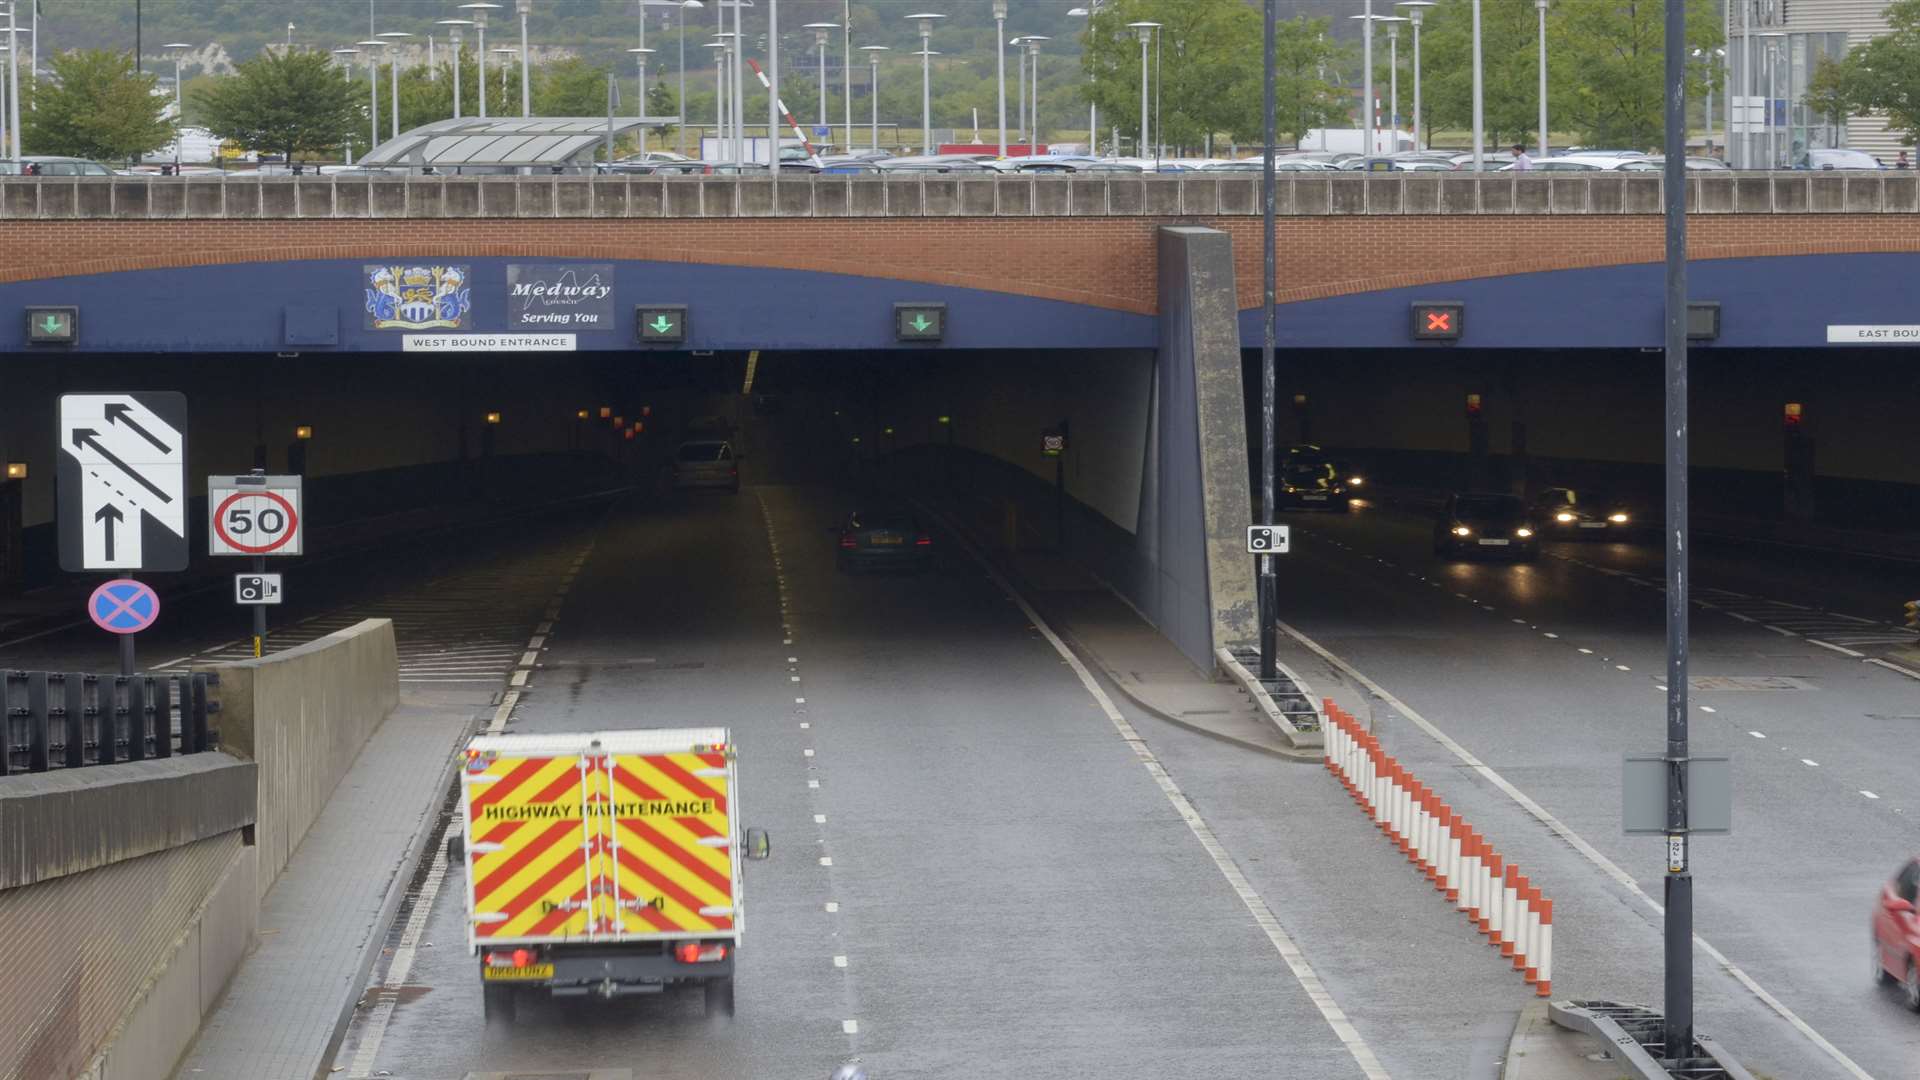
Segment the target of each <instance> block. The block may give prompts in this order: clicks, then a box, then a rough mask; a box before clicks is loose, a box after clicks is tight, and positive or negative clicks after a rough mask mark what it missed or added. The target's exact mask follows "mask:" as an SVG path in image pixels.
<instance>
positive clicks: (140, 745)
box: [0, 671, 220, 776]
mask: <svg viewBox="0 0 1920 1080" xmlns="http://www.w3.org/2000/svg"><path fill="white" fill-rule="evenodd" d="M219 689H220V676H218V675H216V674H211V673H207V674H195V675H187V674H180V675H134V676H115V675H87V674H82V673H79V672H60V671H8V672H3V673H0V718H4V722H5V728H4V730H3V731H0V736H3V737H4V738H5V740H6V742H5V749H6V752H5V753H3V754H0V776H7V775H11V774H15V773H39V772H46V771H47V770H49V769H77V768H81V767H82V766H87V765H112V764H114V763H115V762H121V761H144V760H146V759H148V758H165V757H172V756H173V755H174V754H175V753H181V754H195V753H199V752H201V751H203V750H209V749H212V748H213V747H214V746H215V745H216V744H217V743H218V741H219V732H218V731H216V730H215V729H213V728H212V727H211V726H209V724H208V722H207V720H208V717H209V716H211V715H214V714H217V713H218V712H219V711H220V702H219V699H218V691H219Z"/></svg>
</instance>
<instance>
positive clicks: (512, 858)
mask: <svg viewBox="0 0 1920 1080" xmlns="http://www.w3.org/2000/svg"><path fill="white" fill-rule="evenodd" d="M589 764H590V759H589V758H588V757H587V756H586V755H585V754H580V753H562V752H542V753H533V752H527V753H518V754H516V753H513V752H512V751H495V750H485V751H469V753H468V757H467V761H466V767H465V768H464V769H463V770H462V771H461V788H462V791H463V793H464V795H465V797H466V806H467V828H468V836H469V841H468V844H467V858H468V860H469V867H468V874H467V880H468V882H469V885H470V889H471V893H470V895H469V896H468V898H467V899H468V909H467V910H468V911H469V912H471V914H472V920H473V941H474V944H476V945H480V946H485V945H487V944H489V943H493V942H506V941H515V942H527V941H561V940H567V939H578V938H582V937H585V936H587V934H588V933H589V930H590V926H591V916H592V913H593V906H594V905H593V891H594V890H593V882H592V880H591V876H590V869H591V868H590V866H589V855H590V854H591V853H592V852H593V849H594V845H592V844H590V839H591V837H590V834H589V831H588V795H589V793H590V791H592V789H593V788H592V784H591V780H592V775H591V774H590V773H589V771H588V770H589Z"/></svg>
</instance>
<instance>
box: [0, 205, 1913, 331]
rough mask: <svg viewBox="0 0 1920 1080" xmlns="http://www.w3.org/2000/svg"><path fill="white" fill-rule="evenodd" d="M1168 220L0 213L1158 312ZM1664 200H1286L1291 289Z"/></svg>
mask: <svg viewBox="0 0 1920 1080" xmlns="http://www.w3.org/2000/svg"><path fill="white" fill-rule="evenodd" d="M1172 220H1177V221H1181V222H1183V223H1187V224H1201V225H1207V226H1211V227H1213V228H1218V229H1223V230H1225V231H1226V232H1227V233H1228V234H1230V235H1231V236H1232V237H1233V242H1234V254H1235V259H1236V263H1237V265H1236V276H1237V278H1238V287H1239V299H1240V306H1241V307H1242V308H1251V307H1256V306H1258V305H1259V302H1260V274H1261V265H1260V264H1261V258H1260V231H1261V228H1260V221H1259V219H1258V218H1249V217H1244V216H1231V217H1187V218H1178V219H1172ZM1160 224H1162V221H1161V220H1158V219H1154V218H1149V217H1126V218H1118V217H1107V218H1076V217H1051V218H992V217H986V218H981V217H973V218H964V217H948V218H853V219H821V218H758V219H742V218H704V219H703V218H679V219H675V218H665V219H616V220H594V219H566V218H562V219H547V220H538V219H534V220H529V219H477V220H448V219H433V220H419V219H415V220H339V219H335V220H326V221H307V220H246V221H235V220H204V219H202V220H192V219H183V220H173V221H124V220H122V221H112V220H102V221H88V220H34V221H19V220H9V221H0V281H28V280H37V279H43V278H51V277H63V276H68V275H75V274H98V273H110V272H115V271H128V270H150V269H159V268H165V267H187V266H199V265H214V264H225V263H246V262H279V261H286V260H301V259H383V258H393V257H409V258H435V257H444V258H449V259H451V258H460V257H473V256H498V257H510V258H541V259H553V258H565V259H601V260H606V259H640V260H650V261H661V262H688V263H706V264H716V265H729V266H752V267H772V268H780V269H791V270H811V271H822V272H828V273H839V274H855V275H862V276H869V277H884V278H890V279H895V280H901V281H914V282H923V283H927V284H935V285H951V286H958V287H965V288H977V289H987V290H993V291H1000V292H1010V293H1017V294H1022V295H1027V296H1035V297H1041V298H1044V299H1053V300H1064V301H1069V302H1073V303H1081V304H1088V305H1091V306H1095V307H1102V308H1110V309H1116V310H1121V311H1132V312H1140V313H1151V312H1153V311H1154V304H1155V285H1154V281H1155V274H1156V272H1157V260H1156V256H1155V246H1154V237H1155V235H1156V230H1157V228H1158V227H1159V225H1160ZM1661 236H1662V234H1661V222H1660V219H1659V218H1658V217H1654V216H1640V215H1609V216H1597V215H1596V216H1584V217H1581V216H1558V215H1541V216H1519V215H1500V216H1462V215H1434V216H1417V215H1405V216H1384V215H1382V216H1351V217H1341V216H1328V217H1319V216H1316V217H1284V218H1282V219H1280V222H1279V226H1278V243H1277V249H1278V259H1279V267H1278V268H1279V299H1280V301H1281V302H1283V303H1286V302H1292V301H1301V300H1312V299H1318V298H1322V297H1328V296H1338V295H1343V294H1348V293H1359V292H1371V291H1374V290H1379V289H1389V288H1400V287H1407V286H1415V285H1423V284H1429V283H1439V282H1446V281H1458V280H1464V279H1469V278H1476V277H1491V276H1499V275H1505V274H1517V273H1531V272H1538V271H1550V270H1566V269H1579V268H1584V267H1594V266H1611V265H1619V264H1624V263H1642V262H1658V261H1659V260H1660V258H1661ZM1689 239H1690V244H1691V249H1692V252H1693V256H1694V257H1695V258H1697V259H1720V258H1742V257H1752V256H1769V255H1811V254H1849V253H1859V252H1889V251H1891V252H1903V251H1920V216H1916V215H1894V214H1839V213H1836V214H1817V215H1815V214H1797V215H1793V214H1755V215H1746V214H1736V215H1726V216H1718V215H1714V216H1704V215H1696V216H1695V217H1694V218H1693V220H1692V221H1691V223H1690V225H1689Z"/></svg>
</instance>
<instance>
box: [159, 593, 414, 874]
mask: <svg viewBox="0 0 1920 1080" xmlns="http://www.w3.org/2000/svg"><path fill="white" fill-rule="evenodd" d="M196 670H201V669H200V668H199V667H198V665H196ZM205 670H207V671H217V672H219V674H220V682H221V691H220V703H221V704H220V742H221V747H222V749H225V750H227V751H228V752H230V753H233V754H235V755H238V756H240V757H243V758H249V759H251V760H253V761H256V762H258V763H259V765H260V792H259V820H258V823H257V825H256V827H255V830H254V831H255V835H256V836H257V837H258V838H259V847H260V880H259V886H260V895H262V896H265V895H266V892H267V889H268V888H269V887H271V886H272V884H273V882H274V880H275V879H276V878H278V877H279V876H280V871H281V869H282V868H284V867H285V866H286V865H287V859H288V858H289V857H290V856H291V855H292V854H293V850H294V849H295V848H297V847H299V846H300V840H301V838H302V837H304V836H306V835H307V830H308V829H309V828H310V827H312V825H313V822H314V819H315V818H317V817H319V816H320V811H321V810H322V809H324V808H325V807H326V805H327V800H328V798H330V797H331V796H332V795H333V789H334V788H335V787H336V786H338V785H339V783H340V778H341V777H343V776H345V775H346V774H347V769H348V768H350V767H351V766H352V765H353V760H354V758H356V757H358V756H359V754H360V748H361V747H362V746H364V745H365V744H366V741H367V739H368V738H369V737H371V736H372V735H373V732H374V730H375V729H376V728H378V727H379V726H380V725H381V723H382V722H384V721H385V720H386V718H387V714H388V713H390V712H392V711H393V710H394V708H395V707H396V706H397V705H398V704H399V703H400V662H399V658H398V655H397V653H396V652H395V648H394V640H393V621H392V620H391V619H367V620H364V621H362V622H358V623H355V624H354V625H352V626H349V627H347V628H346V629H344V630H340V631H336V632H335V633H331V634H328V635H326V636H325V637H321V638H316V639H314V640H313V641H310V642H308V643H307V644H305V645H298V646H295V647H294V648H291V649H287V650H286V651H284V652H277V653H273V654H271V655H268V656H265V657H261V658H260V659H257V660H240V661H236V662H233V663H224V664H217V665H209V666H208V667H207V668H206V669H205Z"/></svg>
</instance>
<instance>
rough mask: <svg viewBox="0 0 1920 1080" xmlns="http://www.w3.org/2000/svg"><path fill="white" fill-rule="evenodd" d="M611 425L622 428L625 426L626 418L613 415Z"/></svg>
mask: <svg viewBox="0 0 1920 1080" xmlns="http://www.w3.org/2000/svg"><path fill="white" fill-rule="evenodd" d="M613 426H614V427H617V428H623V427H626V426H627V418H626V417H624V416H616V417H614V418H613Z"/></svg>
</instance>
